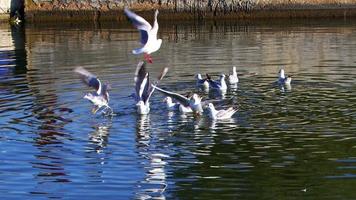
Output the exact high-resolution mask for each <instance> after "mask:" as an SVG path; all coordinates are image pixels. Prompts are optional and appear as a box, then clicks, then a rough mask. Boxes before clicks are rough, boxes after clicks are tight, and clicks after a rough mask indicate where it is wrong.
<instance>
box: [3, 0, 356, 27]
mask: <svg viewBox="0 0 356 200" xmlns="http://www.w3.org/2000/svg"><path fill="white" fill-rule="evenodd" d="M66 2H67V3H66ZM127 2H129V3H127ZM132 2H133V1H126V0H125V1H118V0H107V1H94V2H93V1H74V0H73V1H71V0H69V1H60V0H53V1H48V0H24V4H23V8H24V16H22V17H24V19H25V20H26V21H27V22H29V23H43V22H90V21H102V22H104V21H126V20H127V19H126V16H124V14H123V9H124V8H125V7H129V8H130V9H132V10H133V11H135V12H137V13H138V14H139V15H141V16H143V17H144V18H146V19H147V20H152V19H153V11H154V10H155V9H158V10H159V11H160V14H159V17H158V18H159V20H162V21H170V20H269V19H278V18H281V19H309V18H341V19H342V18H343V19H349V18H356V0H343V1H342V2H340V1H338V0H308V1H307V0H293V1H288V2H286V1H284V0H232V1H228V0H224V1H222V0H206V1H200V0H140V1H135V3H132ZM138 2H140V3H138ZM22 13H23V12H22ZM8 19H9V16H6V14H3V16H2V17H0V21H8Z"/></svg>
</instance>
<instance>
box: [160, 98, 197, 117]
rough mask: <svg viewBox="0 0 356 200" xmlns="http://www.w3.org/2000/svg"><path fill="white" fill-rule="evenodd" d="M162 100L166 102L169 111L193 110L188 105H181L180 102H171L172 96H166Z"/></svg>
mask: <svg viewBox="0 0 356 200" xmlns="http://www.w3.org/2000/svg"><path fill="white" fill-rule="evenodd" d="M164 101H165V102H166V107H167V109H168V110H169V111H176V110H179V112H181V113H191V112H193V110H192V109H191V108H190V107H189V106H188V107H186V106H183V105H182V104H180V103H175V102H173V100H172V98H171V97H169V96H167V97H166V98H164Z"/></svg>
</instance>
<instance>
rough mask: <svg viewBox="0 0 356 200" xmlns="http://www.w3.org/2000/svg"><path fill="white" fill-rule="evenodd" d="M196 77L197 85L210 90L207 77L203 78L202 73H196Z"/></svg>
mask: <svg viewBox="0 0 356 200" xmlns="http://www.w3.org/2000/svg"><path fill="white" fill-rule="evenodd" d="M195 78H196V80H197V83H196V85H197V87H202V88H203V89H204V90H208V89H209V82H208V80H207V79H206V78H204V79H203V78H202V76H201V74H197V75H195Z"/></svg>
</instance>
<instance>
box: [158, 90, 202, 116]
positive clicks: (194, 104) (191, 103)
mask: <svg viewBox="0 0 356 200" xmlns="http://www.w3.org/2000/svg"><path fill="white" fill-rule="evenodd" d="M153 87H154V88H156V89H157V90H158V91H159V92H161V93H163V94H164V95H166V96H169V97H171V98H173V99H175V100H176V101H178V102H179V103H180V104H181V105H182V106H184V107H190V108H191V109H192V110H193V112H194V113H197V114H201V113H203V106H202V102H201V97H199V95H198V94H195V93H194V94H193V95H192V96H191V97H189V98H188V97H185V96H183V95H181V94H178V93H174V92H170V91H167V90H164V89H161V88H159V87H157V86H155V85H153Z"/></svg>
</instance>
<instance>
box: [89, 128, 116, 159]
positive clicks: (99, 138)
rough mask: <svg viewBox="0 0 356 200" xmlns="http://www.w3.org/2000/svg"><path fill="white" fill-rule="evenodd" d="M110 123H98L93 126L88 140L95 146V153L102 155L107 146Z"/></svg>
mask: <svg viewBox="0 0 356 200" xmlns="http://www.w3.org/2000/svg"><path fill="white" fill-rule="evenodd" d="M111 127H112V122H111V121H109V122H105V123H99V124H96V125H95V126H94V131H93V132H92V133H90V135H89V140H90V142H91V143H92V144H94V145H95V147H94V148H93V149H94V150H95V151H96V152H97V153H102V151H103V149H104V148H105V147H106V146H107V144H108V136H109V131H110V128H111Z"/></svg>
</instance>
